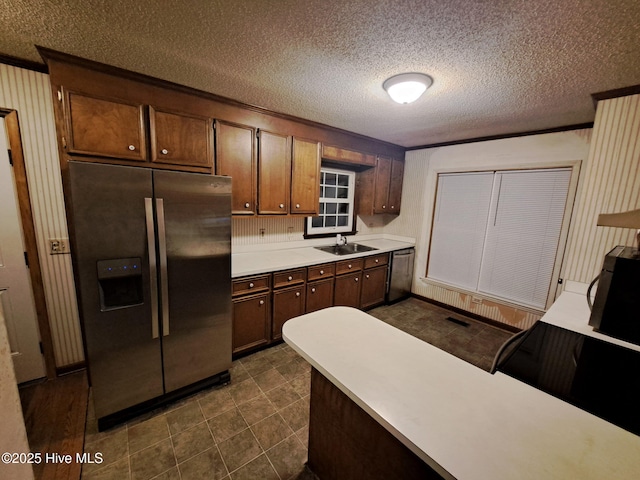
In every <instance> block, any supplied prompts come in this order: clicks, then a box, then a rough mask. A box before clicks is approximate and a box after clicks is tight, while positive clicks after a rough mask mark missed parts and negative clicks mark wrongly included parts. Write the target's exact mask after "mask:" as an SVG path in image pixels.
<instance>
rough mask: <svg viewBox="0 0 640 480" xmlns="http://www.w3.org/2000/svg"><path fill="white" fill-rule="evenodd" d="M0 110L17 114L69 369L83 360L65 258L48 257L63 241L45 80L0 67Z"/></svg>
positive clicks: (60, 361)
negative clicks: (51, 247)
mask: <svg viewBox="0 0 640 480" xmlns="http://www.w3.org/2000/svg"><path fill="white" fill-rule="evenodd" d="M0 107H4V108H10V109H13V110H16V111H17V112H18V122H19V123H20V134H21V140H22V148H23V151H24V161H25V167H26V171H27V181H28V183H29V196H30V200H31V208H32V211H33V222H34V228H35V233H36V241H37V244H38V253H39V259H40V266H41V268H42V277H43V278H42V280H43V284H44V293H45V300H46V304H47V313H48V315H49V323H50V324H51V336H52V338H53V348H54V354H55V358H56V365H57V366H58V367H63V366H66V365H72V364H75V363H78V362H81V361H83V359H84V354H83V349H82V336H81V333H80V322H79V318H78V311H77V304H76V295H75V287H74V283H73V270H72V267H71V257H70V255H49V254H48V249H49V238H67V237H68V234H67V221H66V215H65V210H64V196H63V193H62V180H61V175H60V162H59V160H58V143H57V140H56V128H55V121H54V115H53V100H52V98H51V84H50V82H49V76H48V75H45V74H43V73H38V72H34V71H31V70H25V69H22V68H17V67H12V66H9V65H4V64H0Z"/></svg>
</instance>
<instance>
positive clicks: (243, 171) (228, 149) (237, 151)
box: [215, 120, 258, 215]
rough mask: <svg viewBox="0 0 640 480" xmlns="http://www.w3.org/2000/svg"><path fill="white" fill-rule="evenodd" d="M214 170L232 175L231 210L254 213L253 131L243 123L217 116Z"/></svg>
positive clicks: (255, 169) (254, 133) (254, 155)
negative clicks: (224, 119) (222, 119)
mask: <svg viewBox="0 0 640 480" xmlns="http://www.w3.org/2000/svg"><path fill="white" fill-rule="evenodd" d="M215 126H216V128H215V133H216V174H217V175H225V176H227V177H231V180H232V183H231V185H232V188H231V213H232V214H234V215H253V214H255V213H256V182H257V178H258V170H257V163H256V149H255V141H254V139H255V138H256V131H255V129H254V128H252V127H248V126H246V125H237V124H234V123H227V122H222V121H220V120H216V123H215Z"/></svg>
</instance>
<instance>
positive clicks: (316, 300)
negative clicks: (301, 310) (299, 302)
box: [306, 278, 333, 313]
mask: <svg viewBox="0 0 640 480" xmlns="http://www.w3.org/2000/svg"><path fill="white" fill-rule="evenodd" d="M332 306H333V278H327V279H325V280H318V281H316V282H309V283H307V308H306V313H310V312H315V311H316V310H320V309H322V308H327V307H332Z"/></svg>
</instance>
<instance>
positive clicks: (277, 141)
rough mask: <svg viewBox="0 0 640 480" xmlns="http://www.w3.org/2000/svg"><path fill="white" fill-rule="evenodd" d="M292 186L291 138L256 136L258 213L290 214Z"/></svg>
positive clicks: (286, 136)
mask: <svg viewBox="0 0 640 480" xmlns="http://www.w3.org/2000/svg"><path fill="white" fill-rule="evenodd" d="M290 185H291V137H290V136H288V135H280V134H278V133H273V132H267V131H265V130H260V131H259V132H258V213H259V214H265V215H286V214H288V213H289V190H290Z"/></svg>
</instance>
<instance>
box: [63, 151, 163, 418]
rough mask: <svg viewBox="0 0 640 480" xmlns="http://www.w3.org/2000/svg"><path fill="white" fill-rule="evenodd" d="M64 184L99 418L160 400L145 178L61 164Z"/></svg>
mask: <svg viewBox="0 0 640 480" xmlns="http://www.w3.org/2000/svg"><path fill="white" fill-rule="evenodd" d="M69 183H70V193H71V200H72V202H71V207H70V212H71V215H72V222H71V225H72V232H71V233H72V247H73V248H72V252H73V260H74V269H75V272H76V286H77V288H78V289H79V292H78V293H79V295H78V297H79V302H78V303H79V306H80V315H81V319H82V326H83V334H84V340H85V352H86V356H87V363H88V366H89V376H90V381H91V386H92V389H93V399H94V403H95V411H96V416H97V417H98V418H101V417H104V416H106V415H109V414H112V413H114V412H117V411H120V410H122V409H124V408H127V407H130V406H132V405H136V404H138V403H141V402H143V401H145V400H149V399H152V398H155V397H157V396H159V395H162V393H163V385H162V362H161V352H160V339H159V338H153V337H154V335H153V330H154V328H153V326H152V322H151V316H152V305H151V303H152V302H151V288H150V287H151V285H152V282H155V281H156V279H154V278H151V276H150V273H149V271H150V269H149V265H150V263H149V255H148V240H147V234H150V235H152V234H153V232H148V228H147V222H146V215H145V198H151V197H152V181H151V172H150V171H147V170H143V169H136V168H130V167H119V166H118V167H116V166H111V165H99V164H93V163H87V162H69ZM147 203H148V201H147ZM152 261H153V259H152ZM118 269H120V271H121V273H118ZM135 270H139V271H138V272H135ZM105 299H106V300H105Z"/></svg>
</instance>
